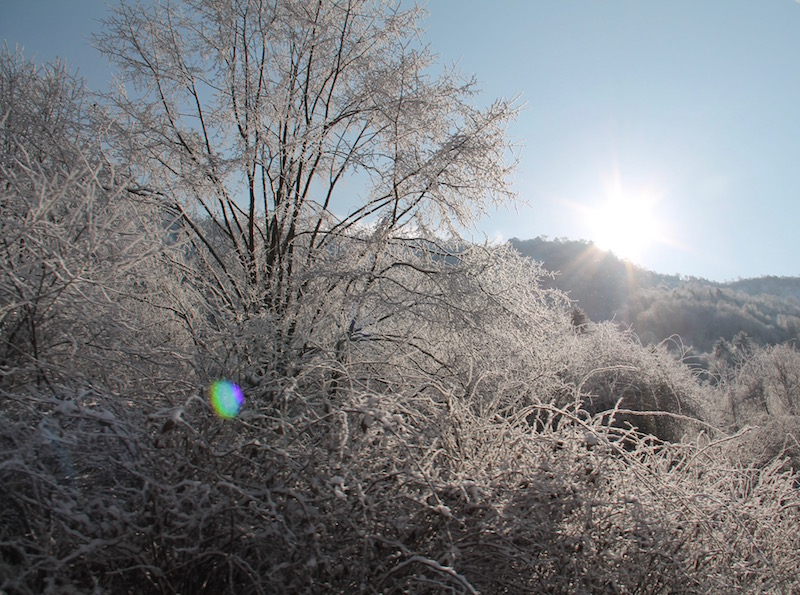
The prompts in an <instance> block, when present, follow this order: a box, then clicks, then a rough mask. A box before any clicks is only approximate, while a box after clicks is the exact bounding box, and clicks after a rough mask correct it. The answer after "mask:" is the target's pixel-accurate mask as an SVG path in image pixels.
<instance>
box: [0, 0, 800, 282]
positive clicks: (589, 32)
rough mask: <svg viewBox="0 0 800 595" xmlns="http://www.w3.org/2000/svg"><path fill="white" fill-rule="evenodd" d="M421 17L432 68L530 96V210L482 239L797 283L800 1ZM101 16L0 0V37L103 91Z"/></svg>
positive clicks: (56, 0) (475, 11) (513, 1)
mask: <svg viewBox="0 0 800 595" xmlns="http://www.w3.org/2000/svg"><path fill="white" fill-rule="evenodd" d="M427 9H428V12H429V16H428V19H427V20H426V21H425V28H426V30H427V39H428V41H429V42H430V44H431V47H432V49H433V50H434V51H435V52H437V53H438V54H439V55H440V56H441V59H442V60H443V61H445V62H448V63H449V62H454V61H455V62H457V63H458V65H459V68H460V69H461V70H462V71H463V72H464V73H466V74H475V75H476V76H477V78H478V81H479V83H480V87H481V88H482V89H483V91H484V93H485V99H486V101H487V102H488V101H491V100H492V99H493V98H495V97H498V96H515V95H518V94H521V101H522V102H523V103H524V104H525V108H524V110H523V112H522V114H521V115H520V117H519V119H518V121H517V122H516V124H515V125H514V126H513V127H512V129H511V130H510V133H511V135H512V137H514V139H515V140H517V141H519V142H520V143H521V144H522V145H523V150H522V155H521V160H520V165H519V169H518V171H517V176H516V179H515V183H514V184H515V189H516V190H517V192H518V193H519V195H520V198H522V199H524V200H525V201H526V202H527V203H528V205H527V206H524V207H520V209H519V211H518V212H492V213H491V214H490V216H489V217H488V218H487V219H485V220H484V221H483V223H482V225H481V232H482V233H483V234H485V235H486V236H487V237H488V238H490V239H494V238H503V239H508V238H511V237H515V236H516V237H519V238H523V239H526V238H532V237H536V236H538V235H547V236H550V237H568V238H570V239H587V240H589V239H593V240H597V241H601V238H602V243H605V244H607V245H608V246H609V247H611V248H612V249H615V250H616V251H617V252H623V254H622V255H623V256H630V257H631V258H632V259H633V260H635V261H636V262H637V263H638V264H641V265H643V266H645V267H647V268H649V269H652V270H655V271H658V272H662V273H680V274H684V275H695V276H701V277H706V278H709V279H714V280H720V281H721V280H726V279H734V278H737V277H753V276H760V275H768V274H772V275H790V276H798V275H800V248H799V246H800V240H798V238H799V237H800V234H798V226H800V4H797V3H796V2H794V1H793V0H759V1H755V0H702V1H700V0H670V1H669V2H663V1H657V0H527V1H524V0H505V1H501V0H497V1H495V2H486V1H485V0H430V1H429V2H428V4H427ZM105 10H106V9H105V2H104V0H72V1H69V2H67V1H65V0H0V37H2V38H3V39H5V40H6V42H7V43H8V45H9V46H10V47H12V48H13V47H14V45H15V44H20V45H23V46H24V47H25V54H26V56H29V57H31V56H33V55H34V54H36V55H37V59H38V60H39V61H46V60H52V59H53V58H54V57H55V56H57V55H58V56H61V57H63V58H64V59H65V60H66V61H67V62H68V63H69V64H71V65H73V66H75V67H77V68H78V69H79V71H80V73H81V74H83V75H84V76H86V77H87V79H88V81H89V84H90V86H93V87H95V88H99V87H103V86H104V85H105V82H106V79H107V71H106V70H105V69H104V66H103V61H102V59H101V58H100V57H99V56H98V55H97V53H96V52H95V51H94V50H93V49H91V48H90V47H89V45H88V42H87V38H88V36H89V35H90V34H91V33H92V32H93V31H96V30H97V28H98V23H97V21H98V19H100V18H101V17H102V16H103V14H104V13H105ZM614 199H619V200H616V203H614ZM613 204H616V206H613ZM620 205H621V206H620ZM641 205H646V209H644V210H641V209H640V206H641ZM628 236H631V237H628ZM624 252H627V254H624Z"/></svg>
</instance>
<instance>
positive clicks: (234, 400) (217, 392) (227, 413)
mask: <svg viewBox="0 0 800 595" xmlns="http://www.w3.org/2000/svg"><path fill="white" fill-rule="evenodd" d="M208 393H209V395H210V396H211V406H212V407H213V408H214V411H216V412H217V415H219V416H220V417H224V418H226V419H228V418H231V417H236V416H237V415H238V414H239V409H240V408H241V406H242V403H244V395H243V394H242V389H241V388H239V387H238V386H236V385H235V384H234V383H233V382H231V381H230V380H217V381H216V382H214V383H212V385H211V388H210V389H209V390H208Z"/></svg>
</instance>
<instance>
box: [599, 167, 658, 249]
mask: <svg viewBox="0 0 800 595" xmlns="http://www.w3.org/2000/svg"><path fill="white" fill-rule="evenodd" d="M657 203H658V200H657V196H655V195H654V194H648V193H644V192H627V191H626V190H625V189H623V188H622V185H621V184H620V183H619V181H618V180H617V181H616V183H615V184H613V185H612V188H608V189H607V190H606V192H605V196H604V198H603V199H602V200H601V201H600V203H599V204H597V205H595V206H594V207H593V208H590V209H588V210H587V212H586V214H587V217H588V220H587V223H588V227H589V230H590V234H591V239H592V240H593V241H594V242H595V243H596V244H597V245H598V246H599V247H600V248H603V249H605V250H610V251H611V252H613V253H614V254H615V255H617V256H618V257H620V258H625V259H628V260H632V261H638V260H639V259H641V258H643V257H644V255H645V253H646V252H647V251H648V250H650V249H652V248H654V247H655V246H656V245H657V244H658V243H660V242H662V241H663V239H664V229H663V225H662V222H661V221H660V219H659V217H658V213H657Z"/></svg>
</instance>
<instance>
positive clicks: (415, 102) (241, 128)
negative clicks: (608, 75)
mask: <svg viewBox="0 0 800 595" xmlns="http://www.w3.org/2000/svg"><path fill="white" fill-rule="evenodd" d="M421 15H422V11H421V9H419V8H417V7H413V6H412V7H410V8H406V7H405V6H401V5H400V3H398V2H386V1H379V0H315V1H312V2H307V1H298V0H234V1H230V0H212V1H208V0H202V1H201V0H181V1H170V2H164V1H161V0H156V1H155V2H153V3H152V4H150V3H148V4H132V3H123V4H122V5H120V6H119V7H117V8H116V9H115V10H114V12H113V15H112V16H111V17H110V18H109V19H108V20H107V22H106V24H105V25H106V26H105V29H104V33H103V35H102V36H100V37H99V38H98V45H99V47H100V48H101V49H102V50H103V51H104V52H105V53H106V55H107V56H109V57H110V59H111V60H112V61H113V62H114V63H115V65H116V67H117V68H118V69H119V73H120V75H121V79H120V81H121V83H120V87H119V90H118V92H117V93H116V95H115V96H114V102H115V104H116V108H117V124H118V126H119V127H118V133H119V140H120V142H119V143H118V145H117V146H118V147H119V151H120V155H122V156H123V158H124V160H125V162H126V163H129V164H130V167H131V171H132V173H133V174H134V175H135V176H137V178H138V180H139V181H140V186H139V187H138V188H137V189H136V191H137V192H139V193H141V194H150V195H155V196H158V197H159V198H160V199H161V200H162V201H163V203H164V204H166V205H168V206H169V207H170V208H171V209H173V211H174V212H175V213H178V214H179V215H180V216H181V217H182V223H183V225H184V227H185V229H186V230H187V231H188V232H189V235H190V236H191V238H192V242H193V243H194V244H195V248H196V253H197V254H201V255H202V258H203V259H204V261H205V262H207V264H208V271H207V272H206V274H205V276H204V281H205V282H206V284H207V287H206V289H205V290H204V291H205V292H206V293H207V294H208V293H213V295H214V298H215V300H217V302H218V307H219V308H220V309H222V310H224V311H227V312H229V313H232V314H234V315H235V316H236V317H240V318H241V317H248V316H250V315H252V314H256V313H261V314H263V313H267V314H270V315H273V316H274V317H276V318H279V319H280V320H283V321H288V322H286V329H285V334H288V335H291V334H292V333H293V330H294V329H295V325H296V324H297V320H296V318H297V316H299V312H300V310H302V309H303V308H304V307H305V305H304V302H306V304H307V303H308V302H309V301H310V302H312V303H313V304H315V305H316V304H318V303H319V302H320V296H324V295H328V294H330V293H332V292H336V291H338V290H339V289H341V287H343V286H347V285H348V283H350V282H351V281H352V278H351V277H350V276H348V275H341V274H327V273H326V270H325V269H324V268H320V266H319V265H320V262H321V261H324V260H327V261H328V262H329V261H330V258H329V257H330V255H331V254H333V253H336V252H337V251H341V249H342V246H343V243H345V242H346V243H347V250H348V256H347V257H348V259H350V260H351V261H352V262H355V261H358V260H359V258H364V257H366V256H368V255H369V254H375V253H377V252H380V251H381V250H386V249H387V247H388V246H389V245H390V244H391V243H392V242H395V245H396V242H397V241H398V240H400V239H401V238H407V237H408V236H409V235H414V236H420V235H422V236H425V237H430V234H431V232H436V233H439V234H440V235H445V236H447V235H452V234H455V233H457V232H458V231H459V230H461V229H463V227H464V226H467V225H470V224H471V223H473V222H474V221H475V218H476V215H478V214H479V213H481V212H483V210H484V209H485V208H486V207H487V205H489V204H491V203H497V202H503V201H506V200H508V199H510V198H511V191H510V189H509V185H508V182H509V174H510V172H511V168H512V166H513V162H514V155H513V151H512V150H511V149H512V147H511V145H510V144H509V142H508V140H507V138H506V134H505V132H506V126H507V124H508V123H509V121H510V120H511V119H512V118H513V117H514V115H515V112H516V108H515V106H514V105H513V102H511V101H505V100H501V101H497V102H495V103H493V104H492V105H490V106H489V107H485V108H481V107H479V106H478V103H477V101H476V89H475V84H474V81H473V80H471V79H465V78H463V77H462V76H460V75H459V74H458V73H457V72H455V71H454V70H453V69H448V68H443V67H441V66H440V65H439V64H438V63H437V61H436V59H435V56H434V55H433V54H432V53H431V52H430V50H429V49H428V48H427V47H426V46H424V45H423V43H422V42H421V41H420V39H419V37H418V34H419V32H420V18H421ZM365 231H367V232H369V233H365ZM352 238H358V239H357V241H347V240H348V239H352ZM420 247H421V245H420V244H417V248H420ZM388 249H391V248H388ZM326 266H327V265H326ZM328 272H330V271H328ZM322 281H324V282H322ZM315 285H316V288H315V287H314V286H315ZM212 286H213V287H212ZM309 294H313V297H309Z"/></svg>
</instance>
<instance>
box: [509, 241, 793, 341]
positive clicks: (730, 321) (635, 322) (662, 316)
mask: <svg viewBox="0 0 800 595" xmlns="http://www.w3.org/2000/svg"><path fill="white" fill-rule="evenodd" d="M509 243H510V244H511V245H512V246H513V247H514V248H515V249H516V250H517V251H518V252H519V253H520V254H522V255H523V256H527V257H530V258H532V259H534V260H536V261H539V262H541V263H543V265H544V267H545V268H546V269H548V270H550V271H554V272H558V273H559V274H558V275H557V276H556V278H555V279H554V280H553V281H551V282H548V284H549V285H550V286H552V287H556V288H558V289H561V290H563V291H565V292H567V293H568V294H569V295H570V297H571V298H572V299H573V300H574V301H575V303H576V306H578V307H580V308H581V309H582V310H583V311H584V312H585V313H586V315H587V316H588V317H589V318H590V319H591V320H593V321H595V322H600V321H606V320H613V321H615V322H617V323H619V324H620V325H623V326H631V327H633V329H634V331H635V332H636V333H637V335H638V336H639V337H640V339H641V340H642V342H643V343H655V342H659V341H661V340H663V339H666V338H668V337H670V336H672V335H679V336H680V337H681V339H682V341H683V343H684V344H685V345H686V346H691V347H693V349H694V351H695V352H706V353H708V352H710V351H711V350H712V349H713V347H714V343H715V342H716V341H717V340H718V339H728V340H731V339H732V338H733V337H734V336H735V335H736V334H737V333H739V332H741V331H744V332H745V333H746V334H747V335H749V336H750V337H751V338H752V339H753V340H754V341H755V342H757V343H759V344H778V343H783V342H786V341H794V340H798V339H800V277H775V276H765V277H759V278H754V279H740V280H737V281H731V282H725V283H718V282H714V281H709V280H707V279H701V278H697V277H680V276H678V275H664V274H661V273H655V272H653V271H649V270H647V269H644V268H642V267H639V266H636V265H633V264H631V263H629V262H626V261H623V260H621V259H620V258H618V257H617V256H615V255H614V254H612V253H610V252H607V251H605V250H601V249H600V248H598V247H597V246H596V245H595V244H593V243H592V242H586V241H583V240H581V241H575V240H567V239H563V238H560V239H555V240H548V239H547V238H544V237H538V238H534V239H532V240H520V239H518V238H513V239H511V240H510V241H509Z"/></svg>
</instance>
